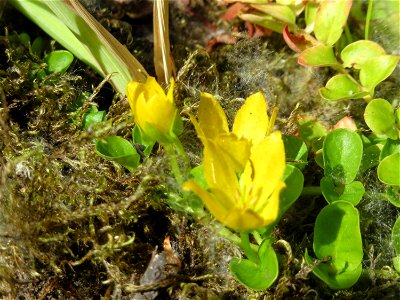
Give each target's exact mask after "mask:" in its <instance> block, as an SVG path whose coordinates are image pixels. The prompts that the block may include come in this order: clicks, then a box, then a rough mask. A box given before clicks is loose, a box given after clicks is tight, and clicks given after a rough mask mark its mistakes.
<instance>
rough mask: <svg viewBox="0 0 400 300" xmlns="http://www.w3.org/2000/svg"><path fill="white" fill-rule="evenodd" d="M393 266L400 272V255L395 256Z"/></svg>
mask: <svg viewBox="0 0 400 300" xmlns="http://www.w3.org/2000/svg"><path fill="white" fill-rule="evenodd" d="M393 267H394V269H395V270H396V271H397V273H399V274H400V255H399V256H396V257H395V258H393Z"/></svg>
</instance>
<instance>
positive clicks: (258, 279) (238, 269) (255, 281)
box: [229, 239, 279, 291]
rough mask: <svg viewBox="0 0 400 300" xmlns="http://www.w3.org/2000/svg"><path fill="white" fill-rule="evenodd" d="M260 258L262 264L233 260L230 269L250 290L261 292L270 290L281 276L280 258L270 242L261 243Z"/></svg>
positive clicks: (245, 260)
mask: <svg viewBox="0 0 400 300" xmlns="http://www.w3.org/2000/svg"><path fill="white" fill-rule="evenodd" d="M258 257H259V259H260V264H256V263H254V262H252V261H250V260H248V259H238V258H233V259H232V260H231V261H230V262H229V268H230V270H231V272H232V274H233V275H234V276H235V277H236V279H237V280H238V281H239V282H241V283H242V284H244V285H245V286H247V287H248V288H250V289H253V290H258V291H261V290H265V289H267V288H269V287H270V286H271V285H272V284H273V283H274V281H275V280H276V278H277V277H278V274H279V266H278V258H277V257H276V254H275V251H274V249H273V248H272V246H271V241H270V240H268V239H266V240H264V241H263V242H262V243H261V245H260V247H259V249H258Z"/></svg>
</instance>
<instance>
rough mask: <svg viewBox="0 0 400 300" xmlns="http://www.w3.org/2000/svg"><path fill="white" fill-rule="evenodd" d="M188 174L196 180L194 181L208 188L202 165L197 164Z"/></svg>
mask: <svg viewBox="0 0 400 300" xmlns="http://www.w3.org/2000/svg"><path fill="white" fill-rule="evenodd" d="M189 175H190V178H191V179H193V180H194V181H196V183H197V184H199V185H200V186H201V187H202V188H204V189H208V184H207V181H206V178H205V176H204V167H203V165H199V166H197V167H194V168H193V169H191V170H190V173H189Z"/></svg>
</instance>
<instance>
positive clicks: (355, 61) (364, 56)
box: [340, 40, 386, 69]
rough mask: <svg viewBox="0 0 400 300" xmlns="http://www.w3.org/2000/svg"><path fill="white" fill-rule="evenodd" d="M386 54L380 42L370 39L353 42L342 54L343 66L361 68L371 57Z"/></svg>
mask: <svg viewBox="0 0 400 300" xmlns="http://www.w3.org/2000/svg"><path fill="white" fill-rule="evenodd" d="M383 54H386V52H385V49H383V48H382V47H381V46H380V45H379V44H377V43H374V42H372V41H368V40H361V41H357V42H354V43H351V44H350V45H348V46H347V47H346V48H344V49H343V50H342V52H341V54H340V57H341V59H342V61H343V67H345V68H355V69H360V68H361V66H362V65H364V64H365V63H366V62H367V61H368V60H369V59H370V58H372V57H376V56H380V55H383Z"/></svg>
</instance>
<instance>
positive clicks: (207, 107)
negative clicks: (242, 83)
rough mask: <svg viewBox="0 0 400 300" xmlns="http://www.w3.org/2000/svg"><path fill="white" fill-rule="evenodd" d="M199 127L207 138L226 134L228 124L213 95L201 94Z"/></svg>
mask: <svg viewBox="0 0 400 300" xmlns="http://www.w3.org/2000/svg"><path fill="white" fill-rule="evenodd" d="M198 119H199V125H200V127H201V129H202V131H203V133H204V135H205V136H206V137H207V138H215V137H216V136H218V135H219V134H222V133H228V132H229V128H228V122H227V120H226V115H225V112H224V110H223V109H222V107H221V105H220V104H219V103H218V101H217V100H216V99H215V98H214V96H213V95H211V94H207V93H202V94H201V96H200V104H199V118H198Z"/></svg>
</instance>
